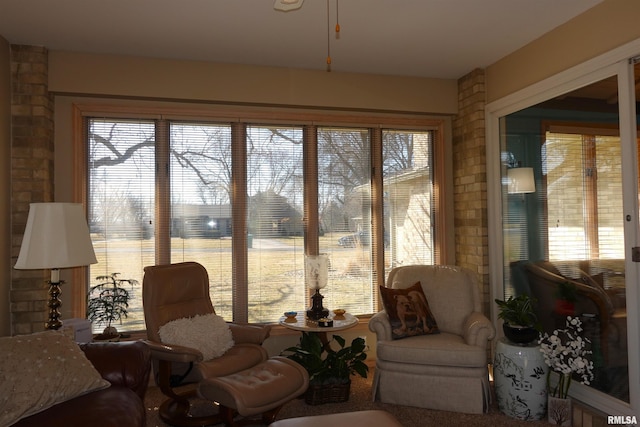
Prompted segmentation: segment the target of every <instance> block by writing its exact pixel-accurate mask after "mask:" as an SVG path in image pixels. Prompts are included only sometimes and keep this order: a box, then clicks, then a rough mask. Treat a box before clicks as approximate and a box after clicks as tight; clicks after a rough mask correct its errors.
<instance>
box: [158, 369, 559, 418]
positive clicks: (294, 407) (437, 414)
mask: <svg viewBox="0 0 640 427" xmlns="http://www.w3.org/2000/svg"><path fill="white" fill-rule="evenodd" d="M371 379H372V378H371V375H369V378H367V379H366V380H365V379H361V378H354V379H353V382H352V384H351V395H350V397H349V400H348V401H347V402H344V403H327V404H324V405H307V404H306V403H305V401H304V399H295V400H293V401H291V402H289V403H287V404H286V405H285V406H284V407H283V408H282V410H281V411H280V413H279V414H278V417H277V418H278V419H282V418H292V417H299V416H309V415H320V414H329V413H339V412H350V411H362V410H367V409H382V410H385V411H387V412H390V413H392V414H393V415H394V416H395V417H396V418H397V419H398V420H399V421H400V423H401V424H402V425H403V426H405V427H425V426H438V427H439V426H445V425H446V426H481V427H482V426H487V427H503V426H504V427H518V426H522V427H525V426H526V427H539V426H543V425H544V426H548V425H549V424H548V423H547V422H546V421H520V420H515V419H513V418H510V417H507V416H506V415H503V414H502V413H500V411H499V410H498V408H497V405H496V403H495V398H494V399H493V405H492V406H491V408H490V410H489V413H487V414H481V415H471V414H459V413H453V412H444V411H433V410H429V409H422V408H412V407H408V406H398V405H388V404H383V403H380V402H372V401H371ZM163 400H164V399H163V396H162V394H161V392H160V390H159V389H158V388H157V387H150V388H149V391H148V392H147V399H146V404H147V426H148V427H166V426H167V424H165V423H164V422H162V421H161V420H160V418H159V416H158V409H157V406H158V405H159V404H160V402H162V401H163Z"/></svg>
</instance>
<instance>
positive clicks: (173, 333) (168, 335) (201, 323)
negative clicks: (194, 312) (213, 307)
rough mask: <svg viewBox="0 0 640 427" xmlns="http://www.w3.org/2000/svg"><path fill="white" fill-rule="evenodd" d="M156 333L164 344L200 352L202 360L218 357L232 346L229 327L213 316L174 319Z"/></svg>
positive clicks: (219, 318) (222, 320) (221, 319)
mask: <svg viewBox="0 0 640 427" xmlns="http://www.w3.org/2000/svg"><path fill="white" fill-rule="evenodd" d="M158 332H159V334H160V340H161V341H162V342H163V343H164V344H175V345H181V346H184V347H191V348H195V349H197V350H200V352H202V356H203V358H204V360H211V359H215V358H216V357H220V356H222V355H223V354H224V353H225V352H226V351H227V350H229V349H230V348H231V347H233V345H234V342H233V335H232V334H231V329H229V325H227V323H226V322H225V321H224V319H223V318H222V317H220V316H217V315H215V314H205V315H202V316H200V315H198V316H195V317H190V318H182V319H176V320H173V321H171V322H168V323H166V324H164V325H163V326H161V327H160V330H159V331H158Z"/></svg>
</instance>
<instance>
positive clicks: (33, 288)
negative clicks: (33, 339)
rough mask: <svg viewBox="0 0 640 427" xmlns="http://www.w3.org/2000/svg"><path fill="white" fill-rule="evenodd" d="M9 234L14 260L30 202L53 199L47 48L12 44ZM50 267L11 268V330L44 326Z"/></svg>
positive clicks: (21, 330) (16, 332)
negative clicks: (37, 268)
mask: <svg viewBox="0 0 640 427" xmlns="http://www.w3.org/2000/svg"><path fill="white" fill-rule="evenodd" d="M11 80H12V89H11V91H12V94H11V132H12V141H11V180H12V186H11V218H12V219H11V236H12V262H11V265H12V266H13V265H14V264H15V261H16V259H17V257H18V254H19V253H20V244H21V243H22V236H23V233H24V228H25V225H26V222H27V216H28V214H29V203H31V202H50V201H53V155H54V144H53V130H54V121H53V97H52V96H51V95H50V94H49V90H48V51H47V49H45V48H43V47H36V46H16V45H12V46H11ZM48 274H49V273H48V271H43V270H15V269H14V270H12V281H11V295H10V299H11V307H10V310H11V329H12V330H11V333H12V335H14V334H28V333H32V332H37V331H41V330H43V329H44V323H45V321H46V319H47V313H48V308H47V300H48V289H49V286H48V284H47V283H46V280H47V278H48Z"/></svg>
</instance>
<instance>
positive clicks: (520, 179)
mask: <svg viewBox="0 0 640 427" xmlns="http://www.w3.org/2000/svg"><path fill="white" fill-rule="evenodd" d="M535 191H536V183H535V180H534V178H533V168H511V169H507V193H509V194H524V193H534V192H535Z"/></svg>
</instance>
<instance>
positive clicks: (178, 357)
mask: <svg viewBox="0 0 640 427" xmlns="http://www.w3.org/2000/svg"><path fill="white" fill-rule="evenodd" d="M142 298H143V306H144V315H145V322H146V326H147V338H148V340H147V344H148V345H149V346H150V348H151V353H152V356H153V358H154V371H155V376H156V381H157V382H158V385H159V386H160V389H161V390H162V392H163V393H164V394H165V395H166V396H167V398H168V399H167V400H165V402H163V404H162V405H161V406H160V410H159V414H160V416H161V418H162V419H163V420H164V421H166V422H167V423H168V424H170V425H178V426H185V425H188V426H195V425H209V424H218V423H220V418H219V416H217V415H214V416H211V417H201V418H199V419H196V417H193V416H192V415H191V414H190V413H189V409H190V403H189V401H190V399H191V398H194V397H196V392H195V389H188V390H186V391H184V390H182V389H181V387H180V386H181V385H185V384H189V383H197V382H200V381H201V380H202V379H204V378H211V377H223V376H226V375H230V374H234V373H237V372H240V371H242V370H245V369H247V368H251V367H254V366H255V365H258V364H259V363H261V362H263V361H264V360H266V359H267V357H268V354H267V351H266V350H265V349H264V348H263V347H262V342H263V341H264V340H266V339H267V337H268V336H269V333H270V330H269V326H263V325H248V324H233V323H231V324H229V327H230V329H231V334H232V336H233V342H234V345H233V347H231V348H229V349H228V350H227V351H226V352H225V353H224V354H223V355H222V356H219V357H216V358H214V359H210V360H203V353H202V351H200V350H198V349H196V348H192V347H188V346H183V345H170V344H165V343H163V342H162V340H161V337H160V332H159V331H160V328H161V327H162V326H164V325H166V324H168V323H169V322H172V321H176V320H179V319H186V318H193V317H194V316H203V315H208V314H215V310H214V308H213V304H212V302H211V298H210V297H209V275H208V273H207V270H206V269H205V268H204V267H203V266H202V265H200V264H198V263H196V262H183V263H177V264H169V265H155V266H150V267H145V269H144V279H143V282H142Z"/></svg>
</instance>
